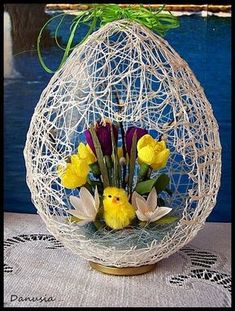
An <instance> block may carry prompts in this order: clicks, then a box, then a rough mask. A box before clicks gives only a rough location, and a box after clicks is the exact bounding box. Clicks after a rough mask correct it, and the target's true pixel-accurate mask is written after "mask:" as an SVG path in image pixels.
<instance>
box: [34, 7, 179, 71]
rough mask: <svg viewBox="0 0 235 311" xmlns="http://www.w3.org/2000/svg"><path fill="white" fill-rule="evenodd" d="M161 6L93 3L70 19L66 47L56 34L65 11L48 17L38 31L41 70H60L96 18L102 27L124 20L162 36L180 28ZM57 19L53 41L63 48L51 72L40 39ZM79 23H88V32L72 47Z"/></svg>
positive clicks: (94, 27) (176, 21) (176, 20)
mask: <svg viewBox="0 0 235 311" xmlns="http://www.w3.org/2000/svg"><path fill="white" fill-rule="evenodd" d="M164 7H165V6H164V5H163V6H162V7H161V8H160V9H159V10H157V11H152V10H151V9H146V8H144V7H143V6H140V7H138V8H137V9H136V8H131V7H128V8H121V7H120V6H118V5H117V4H102V5H99V4H94V5H93V7H92V8H91V9H90V10H87V11H83V12H77V13H76V16H75V18H73V20H72V22H71V25H70V34H69V38H68V42H67V44H66V46H65V47H62V46H61V45H60V44H59V42H58V36H59V35H58V33H59V29H60V27H62V25H63V21H64V17H65V16H66V15H67V14H65V13H62V14H59V15H56V16H54V17H52V18H51V19H49V20H48V21H47V22H46V23H45V24H44V26H43V27H42V29H41V30H40V32H39V35H38V38H37V52H38V58H39V62H40V64H41V65H42V67H43V68H44V70H45V71H46V72H48V73H55V72H56V71H57V70H59V69H60V68H61V67H62V66H63V64H64V62H65V61H66V59H67V57H68V56H69V53H70V52H71V51H72V50H73V49H74V48H75V47H76V46H77V45H78V44H81V43H83V42H84V41H85V40H86V39H87V38H88V36H89V35H90V34H91V33H92V32H93V31H94V30H95V29H96V27H97V21H98V20H99V21H100V26H101V27H102V26H104V25H106V24H107V23H110V22H113V21H116V20H120V19H127V20H131V21H135V22H137V23H140V24H142V25H144V26H146V27H147V28H149V29H151V30H152V31H154V32H156V33H158V34H159V35H160V36H164V35H165V34H166V32H167V31H168V30H169V29H172V28H176V27H179V21H178V18H177V17H176V16H174V15H172V14H171V13H170V12H169V11H164ZM58 18H60V22H59V23H58V26H57V28H56V30H55V42H56V44H57V46H58V47H59V48H60V49H62V50H63V51H64V54H63V57H62V60H61V62H60V64H59V66H58V68H57V69H56V70H55V71H53V70H51V69H50V68H48V66H47V65H46V64H45V62H44V60H43V56H42V52H41V38H42V34H43V32H44V30H45V29H46V27H47V26H48V24H49V23H51V21H53V20H55V19H58ZM81 24H87V25H88V26H89V29H88V32H87V34H86V36H85V37H84V38H83V39H82V41H81V42H79V43H78V44H75V46H72V44H73V40H74V36H75V33H76V31H77V29H78V27H79V26H80V25H81Z"/></svg>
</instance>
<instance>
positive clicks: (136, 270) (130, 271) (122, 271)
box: [89, 261, 156, 276]
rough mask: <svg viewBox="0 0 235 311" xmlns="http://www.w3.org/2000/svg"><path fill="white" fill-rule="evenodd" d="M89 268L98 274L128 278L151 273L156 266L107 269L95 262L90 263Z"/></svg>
mask: <svg viewBox="0 0 235 311" xmlns="http://www.w3.org/2000/svg"><path fill="white" fill-rule="evenodd" d="M89 263H90V266H91V267H92V268H93V269H94V270H97V271H99V272H103V273H105V274H112V275H122V276H128V275H138V274H143V273H147V272H149V271H151V270H152V269H153V268H155V266H156V264H152V265H146V266H139V267H123V268H118V267H108V266H103V265H101V264H98V263H96V262H92V261H90V262H89Z"/></svg>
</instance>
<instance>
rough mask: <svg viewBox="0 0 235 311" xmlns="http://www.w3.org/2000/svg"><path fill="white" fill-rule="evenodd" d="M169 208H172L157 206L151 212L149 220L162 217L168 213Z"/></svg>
mask: <svg viewBox="0 0 235 311" xmlns="http://www.w3.org/2000/svg"><path fill="white" fill-rule="evenodd" d="M171 210H172V208H170V207H165V206H159V207H158V208H157V210H156V212H154V213H153V215H152V217H151V222H153V221H156V220H158V219H160V218H162V217H163V216H165V215H167V214H168V213H170V211H171Z"/></svg>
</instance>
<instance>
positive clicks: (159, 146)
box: [154, 140, 166, 152]
mask: <svg viewBox="0 0 235 311" xmlns="http://www.w3.org/2000/svg"><path fill="white" fill-rule="evenodd" d="M165 149H166V143H165V141H164V140H161V141H156V144H155V147H154V150H155V151H156V152H161V151H163V150H165Z"/></svg>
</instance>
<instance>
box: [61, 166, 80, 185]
mask: <svg viewBox="0 0 235 311" xmlns="http://www.w3.org/2000/svg"><path fill="white" fill-rule="evenodd" d="M69 165H71V164H70V163H68V168H67V169H66V171H65V172H64V173H63V174H62V175H61V176H60V179H61V184H62V185H63V186H64V187H65V188H67V189H75V188H77V187H80V186H81V185H83V182H84V183H86V179H85V181H84V178H83V179H80V178H79V177H78V176H77V175H76V174H74V171H73V170H71V169H70V167H69Z"/></svg>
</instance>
